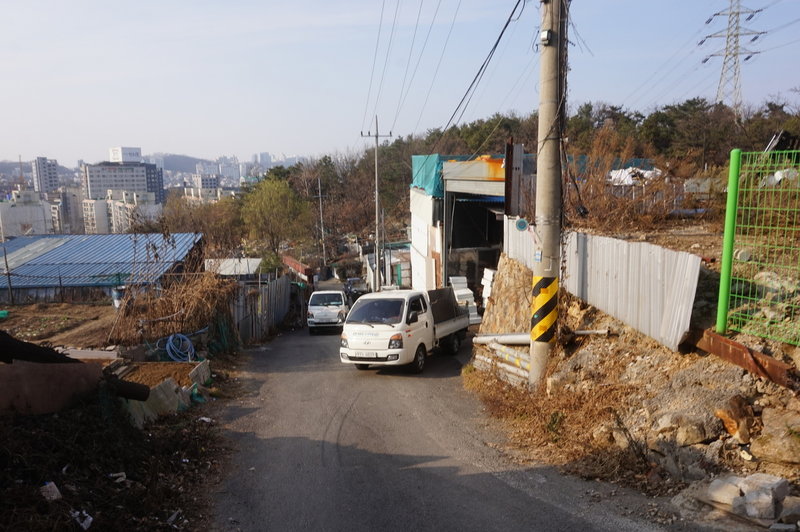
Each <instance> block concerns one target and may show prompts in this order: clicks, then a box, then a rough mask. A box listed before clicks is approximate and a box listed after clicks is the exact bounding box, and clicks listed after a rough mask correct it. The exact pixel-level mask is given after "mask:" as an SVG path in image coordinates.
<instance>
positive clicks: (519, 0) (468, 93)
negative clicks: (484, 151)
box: [442, 0, 524, 135]
mask: <svg viewBox="0 0 800 532" xmlns="http://www.w3.org/2000/svg"><path fill="white" fill-rule="evenodd" d="M520 3H522V0H517V3H516V4H514V9H512V10H511V14H510V15H509V16H508V20H506V23H505V24H504V25H503V29H502V30H500V35H498V36H497V39H496V40H495V42H494V45H493V46H492V48H491V50H489V53H488V54H487V55H486V59H484V60H483V63H482V64H481V66H480V68H478V72H477V73H476V74H475V77H473V78H472V82H471V83H470V84H469V87H467V90H466V92H465V93H464V96H462V97H461V101H460V102H458V105H457V106H456V108H455V110H454V111H453V114H452V115H451V116H450V119H449V120H448V121H447V124H446V125H445V126H444V129H443V130H442V134H443V135H444V133H445V132H446V131H447V129H448V128H449V127H450V124H452V123H453V119H454V118H455V116H456V114H458V112H459V109H461V116H464V111H465V110H466V108H467V105H469V99H471V98H472V94H474V93H475V90H474V89H475V87H476V86H477V85H478V83H480V81H481V79H483V75H484V74H485V73H486V68H487V67H488V66H489V62H490V61H491V60H492V56H494V52H495V51H496V50H497V45H498V44H500V39H502V38H503V34H504V33H505V32H506V29H508V25H509V24H511V20H512V19H513V18H514V13H515V12H516V11H517V8H518V7H519V5H520ZM523 7H524V4H523ZM465 102H466V104H465ZM462 106H463V108H462ZM459 120H460V117H459Z"/></svg>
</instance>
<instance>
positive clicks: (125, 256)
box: [0, 233, 202, 289]
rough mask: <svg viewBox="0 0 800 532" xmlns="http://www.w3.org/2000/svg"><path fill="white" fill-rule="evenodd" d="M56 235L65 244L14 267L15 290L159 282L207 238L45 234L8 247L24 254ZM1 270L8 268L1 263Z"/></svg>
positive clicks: (1, 282) (3, 281) (0, 283)
mask: <svg viewBox="0 0 800 532" xmlns="http://www.w3.org/2000/svg"><path fill="white" fill-rule="evenodd" d="M54 237H57V238H59V239H62V240H63V243H62V244H61V245H59V246H57V247H55V248H53V249H50V250H49V251H47V252H45V253H42V254H39V255H38V256H37V255H36V254H32V258H31V259H30V260H27V261H25V262H24V263H22V264H19V265H18V266H16V267H14V266H12V267H11V284H12V286H14V287H15V288H37V287H41V288H43V287H55V286H113V285H117V284H125V283H150V282H155V281H156V280H158V279H159V278H160V277H161V276H162V275H163V274H164V273H166V272H167V271H168V270H169V269H170V268H171V267H172V266H173V265H174V264H175V263H176V262H180V261H182V260H183V259H184V258H186V255H187V254H188V253H189V251H190V250H191V249H192V247H194V245H195V244H196V243H197V242H198V241H199V240H200V239H201V238H202V235H200V234H197V233H176V234H173V235H170V236H168V237H164V235H161V234H152V233H148V234H110V235H42V236H30V237H21V238H16V239H14V240H13V241H10V242H7V243H6V244H3V246H2V247H5V248H6V253H8V254H9V255H10V254H11V253H15V252H16V253H15V254H16V255H21V254H24V253H25V251H26V250H25V247H26V246H30V245H31V244H33V243H34V242H37V241H39V240H41V239H42V238H54ZM23 256H24V255H23ZM0 269H3V266H2V264H1V263H0ZM7 287H8V278H7V276H6V275H5V270H4V269H3V275H2V276H0V289H2V288H7Z"/></svg>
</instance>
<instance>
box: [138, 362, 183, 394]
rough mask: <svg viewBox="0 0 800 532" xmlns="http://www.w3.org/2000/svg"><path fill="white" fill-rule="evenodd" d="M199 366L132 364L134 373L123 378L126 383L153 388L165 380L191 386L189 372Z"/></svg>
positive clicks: (159, 363)
mask: <svg viewBox="0 0 800 532" xmlns="http://www.w3.org/2000/svg"><path fill="white" fill-rule="evenodd" d="M196 366H197V364H191V363H187V362H144V363H141V362H140V363H136V364H132V367H133V371H132V372H130V373H126V374H125V376H124V377H123V378H124V379H125V380H126V381H131V382H138V383H139V384H146V385H147V386H150V387H151V388H152V387H153V386H157V385H159V384H161V383H162V382H163V381H164V380H165V379H167V378H170V377H171V378H172V380H174V381H175V382H176V383H177V384H178V385H180V386H191V385H192V379H190V378H189V372H190V371H192V370H193V369H194V368H195V367H196Z"/></svg>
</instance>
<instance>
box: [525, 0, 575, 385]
mask: <svg viewBox="0 0 800 532" xmlns="http://www.w3.org/2000/svg"><path fill="white" fill-rule="evenodd" d="M567 5H568V4H567V1H566V0H541V9H540V11H541V13H542V22H541V33H540V34H539V48H540V50H541V61H540V64H541V65H540V70H539V80H540V81H539V83H540V88H539V130H538V136H537V139H538V149H537V150H536V217H535V230H536V232H537V234H538V236H539V241H540V242H541V249H540V250H538V251H537V252H536V255H535V257H534V264H533V286H532V289H531V296H532V297H531V347H530V356H531V369H530V373H529V374H528V381H529V384H530V385H531V387H534V388H535V387H537V386H538V385H539V383H540V382H541V380H542V378H543V377H544V374H545V370H546V368H547V361H548V359H549V357H550V352H551V350H552V347H553V343H554V342H555V339H556V327H557V326H558V278H559V273H560V269H561V137H562V131H563V116H564V108H565V104H566V102H565V101H564V100H565V98H566V91H565V84H566V79H565V72H566V29H567V26H566V21H567Z"/></svg>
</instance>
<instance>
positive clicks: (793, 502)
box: [779, 496, 800, 523]
mask: <svg viewBox="0 0 800 532" xmlns="http://www.w3.org/2000/svg"><path fill="white" fill-rule="evenodd" d="M782 505H783V507H782V510H781V515H780V519H779V520H780V521H781V522H782V523H797V522H800V497H791V496H790V497H785V498H784V499H783V503H782Z"/></svg>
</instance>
